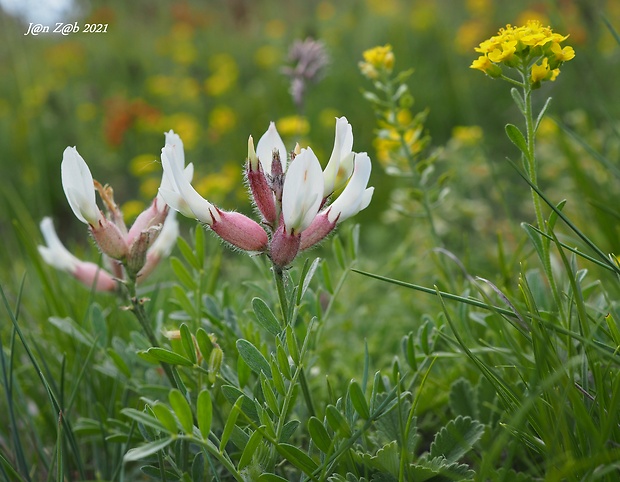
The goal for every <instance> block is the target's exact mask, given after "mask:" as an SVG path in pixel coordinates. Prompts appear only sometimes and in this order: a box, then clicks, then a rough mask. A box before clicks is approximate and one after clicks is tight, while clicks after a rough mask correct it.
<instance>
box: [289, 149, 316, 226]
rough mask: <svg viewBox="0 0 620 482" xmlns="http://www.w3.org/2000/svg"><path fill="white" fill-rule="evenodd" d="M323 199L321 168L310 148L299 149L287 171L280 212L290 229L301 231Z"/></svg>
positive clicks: (310, 220) (314, 214) (307, 224)
mask: <svg viewBox="0 0 620 482" xmlns="http://www.w3.org/2000/svg"><path fill="white" fill-rule="evenodd" d="M322 200H323V172H322V170H321V164H319V160H318V159H317V157H316V156H315V154H314V152H312V149H310V148H307V149H302V150H301V153H300V154H299V155H297V156H296V157H295V159H294V161H293V162H292V163H291V165H290V166H289V168H288V171H287V172H286V177H285V179H284V187H283V190H282V215H283V216H284V225H285V226H286V228H287V229H289V230H294V231H296V232H301V231H303V230H304V229H306V228H307V227H308V226H309V225H310V223H311V222H312V221H313V220H314V218H315V216H316V214H317V212H318V211H319V208H320V207H321V202H322Z"/></svg>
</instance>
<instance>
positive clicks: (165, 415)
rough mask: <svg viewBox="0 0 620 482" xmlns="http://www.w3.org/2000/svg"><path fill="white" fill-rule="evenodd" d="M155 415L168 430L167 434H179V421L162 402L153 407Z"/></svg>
mask: <svg viewBox="0 0 620 482" xmlns="http://www.w3.org/2000/svg"><path fill="white" fill-rule="evenodd" d="M151 410H153V413H154V414H155V416H156V417H157V420H159V421H160V422H161V423H162V424H163V425H164V426H165V427H166V429H167V432H168V433H169V434H172V435H176V434H177V433H178V432H179V429H178V428H177V421H176V420H175V418H174V415H172V412H171V411H170V409H169V408H168V407H167V406H166V405H164V404H163V403H161V402H156V403H155V404H154V405H153V406H152V407H151Z"/></svg>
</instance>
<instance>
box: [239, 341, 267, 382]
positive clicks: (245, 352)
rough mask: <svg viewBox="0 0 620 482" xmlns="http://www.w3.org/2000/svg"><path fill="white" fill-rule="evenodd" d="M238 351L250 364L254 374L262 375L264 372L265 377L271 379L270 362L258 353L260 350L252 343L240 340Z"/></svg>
mask: <svg viewBox="0 0 620 482" xmlns="http://www.w3.org/2000/svg"><path fill="white" fill-rule="evenodd" d="M237 350H239V355H241V358H243V361H245V362H246V363H247V364H248V366H249V367H250V368H251V369H252V371H253V372H255V373H257V374H260V372H261V371H262V372H263V373H265V375H267V376H268V377H271V367H270V366H269V362H268V361H267V359H266V358H265V357H264V356H263V354H262V353H261V352H260V351H258V348H256V347H255V346H254V345H252V343H250V342H249V341H248V340H244V339H243V338H241V339H240V340H237Z"/></svg>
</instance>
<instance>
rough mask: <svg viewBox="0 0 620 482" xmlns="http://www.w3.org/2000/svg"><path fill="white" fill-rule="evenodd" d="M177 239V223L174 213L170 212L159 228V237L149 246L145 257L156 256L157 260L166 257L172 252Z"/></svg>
mask: <svg viewBox="0 0 620 482" xmlns="http://www.w3.org/2000/svg"><path fill="white" fill-rule="evenodd" d="M178 237H179V222H178V221H177V218H176V212H174V211H170V213H169V214H168V216H166V220H165V221H164V224H163V226H162V228H161V231H160V233H159V236H157V239H156V240H155V242H154V243H153V244H152V245H151V247H150V248H149V250H148V251H147V253H146V256H147V257H148V256H151V255H156V256H158V257H159V258H163V257H166V256H168V255H169V254H170V251H172V248H173V247H174V245H175V243H176V242H177V238H178Z"/></svg>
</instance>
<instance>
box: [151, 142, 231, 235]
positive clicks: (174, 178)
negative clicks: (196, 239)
mask: <svg viewBox="0 0 620 482" xmlns="http://www.w3.org/2000/svg"><path fill="white" fill-rule="evenodd" d="M177 154H178V151H177V149H176V148H175V147H174V145H171V144H166V146H165V147H164V148H163V149H162V150H161V162H162V166H163V168H164V176H165V177H166V178H167V179H168V180H169V184H168V187H166V186H164V187H160V188H159V194H160V195H161V196H162V198H163V199H164V201H165V202H166V203H167V204H168V205H169V206H170V207H171V208H172V209H174V210H176V211H179V212H180V213H181V214H183V215H184V216H187V217H188V218H194V219H198V220H199V221H202V222H203V223H207V224H212V223H213V222H214V221H219V214H218V212H217V209H216V208H215V206H213V204H211V203H210V202H209V201H207V200H206V199H205V198H203V197H202V196H201V195H200V194H198V192H197V191H196V190H195V189H194V187H193V186H192V185H191V183H190V181H189V179H188V176H187V172H188V169H187V168H186V169H185V171H183V168H182V166H181V163H180V162H179V161H178V159H177V157H176V156H177ZM190 165H191V164H190ZM188 167H189V166H188ZM192 172H193V171H192Z"/></svg>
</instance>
